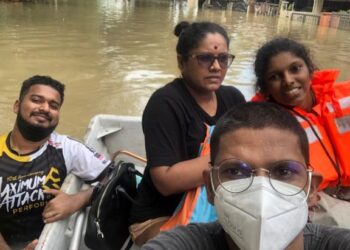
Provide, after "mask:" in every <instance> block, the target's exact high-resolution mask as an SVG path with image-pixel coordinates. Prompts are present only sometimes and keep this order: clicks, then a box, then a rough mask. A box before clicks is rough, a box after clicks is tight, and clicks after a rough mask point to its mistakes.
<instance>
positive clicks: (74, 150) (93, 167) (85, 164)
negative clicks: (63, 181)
mask: <svg viewBox="0 0 350 250" xmlns="http://www.w3.org/2000/svg"><path fill="white" fill-rule="evenodd" d="M62 149H63V156H64V160H65V163H66V167H67V173H72V174H74V175H76V176H78V177H80V178H82V179H83V180H85V181H93V180H95V179H96V178H97V177H99V175H100V174H101V173H102V172H103V170H104V169H105V168H106V167H107V166H108V165H109V164H110V161H109V160H107V159H106V158H105V157H104V156H103V155H101V154H100V153H97V152H96V151H94V150H93V149H91V148H89V147H87V146H86V145H84V144H83V143H81V142H79V141H76V140H74V139H71V138H68V137H66V138H65V140H64V141H63V145H62Z"/></svg>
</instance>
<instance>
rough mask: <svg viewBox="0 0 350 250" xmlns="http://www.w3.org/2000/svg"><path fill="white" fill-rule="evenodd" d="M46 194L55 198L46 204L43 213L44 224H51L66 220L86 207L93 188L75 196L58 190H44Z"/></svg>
mask: <svg viewBox="0 0 350 250" xmlns="http://www.w3.org/2000/svg"><path fill="white" fill-rule="evenodd" d="M44 193H45V194H50V195H52V196H54V198H53V199H52V200H50V201H49V202H48V203H47V204H46V206H45V208H44V211H43V220H44V223H51V222H54V221H58V220H62V219H65V218H66V217H68V216H70V215H71V214H73V213H74V212H76V211H78V210H79V209H80V208H82V207H84V206H85V205H86V204H87V203H88V201H89V199H90V196H91V193H92V188H90V189H88V190H84V191H81V192H79V193H77V194H73V195H69V194H66V193H64V192H62V191H60V190H56V189H48V190H44Z"/></svg>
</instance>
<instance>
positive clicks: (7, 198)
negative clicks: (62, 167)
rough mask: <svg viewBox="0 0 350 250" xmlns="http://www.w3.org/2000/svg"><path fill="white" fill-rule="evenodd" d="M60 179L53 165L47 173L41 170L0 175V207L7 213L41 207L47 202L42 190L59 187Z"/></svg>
mask: <svg viewBox="0 0 350 250" xmlns="http://www.w3.org/2000/svg"><path fill="white" fill-rule="evenodd" d="M60 180H61V178H60V174H59V171H58V170H57V168H55V167H51V168H50V170H49V173H48V174H45V171H43V170H41V171H37V172H32V173H29V174H25V175H14V176H8V177H5V178H4V177H0V209H1V210H5V211H6V212H7V213H9V214H17V213H23V212H29V211H31V210H32V209H37V208H42V207H44V206H45V205H46V203H47V197H45V194H44V192H43V190H44V189H47V188H55V189H59V188H60ZM44 186H45V187H44Z"/></svg>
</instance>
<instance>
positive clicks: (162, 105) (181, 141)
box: [142, 95, 186, 167]
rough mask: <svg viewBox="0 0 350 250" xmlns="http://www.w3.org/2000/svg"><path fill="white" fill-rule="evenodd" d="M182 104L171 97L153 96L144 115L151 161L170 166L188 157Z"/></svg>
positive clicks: (152, 164)
mask: <svg viewBox="0 0 350 250" xmlns="http://www.w3.org/2000/svg"><path fill="white" fill-rule="evenodd" d="M183 123H184V118H183V114H182V113H181V107H180V105H179V104H178V103H176V101H174V100H173V99H172V98H169V97H166V96H164V95H155V96H152V97H151V99H150V101H149V102H148V104H147V106H146V108H145V111H144V113H143V117H142V128H143V132H144V136H145V147H146V154H147V159H148V165H149V166H150V167H154V166H171V165H173V164H175V163H177V162H180V161H183V160H186V143H185V135H184V134H183V133H184V132H183V131H184V129H183V126H184V125H183Z"/></svg>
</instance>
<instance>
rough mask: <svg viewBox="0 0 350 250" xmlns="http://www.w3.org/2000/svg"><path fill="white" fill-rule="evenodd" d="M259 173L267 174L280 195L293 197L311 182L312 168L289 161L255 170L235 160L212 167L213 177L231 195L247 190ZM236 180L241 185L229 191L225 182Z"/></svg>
mask: <svg viewBox="0 0 350 250" xmlns="http://www.w3.org/2000/svg"><path fill="white" fill-rule="evenodd" d="M310 167H311V166H310ZM259 171H261V172H265V173H267V175H268V177H269V181H270V184H271V186H272V188H273V189H275V190H276V191H277V192H278V193H281V194H283V195H287V196H292V195H296V194H298V193H300V192H301V191H303V190H304V188H305V187H306V185H307V184H308V183H309V182H310V181H311V173H312V168H307V167H306V166H305V165H304V164H303V163H301V162H298V161H289V160H286V161H279V162H275V163H274V164H272V165H271V166H269V167H268V169H266V168H253V167H252V166H250V165H249V164H248V163H246V162H244V161H241V160H239V159H233V158H232V159H226V160H223V161H222V162H220V163H219V164H218V165H214V166H213V167H212V174H213V176H214V177H216V178H217V180H218V181H219V184H220V185H221V186H222V187H223V188H224V189H225V190H227V191H228V192H231V193H241V192H243V191H245V190H247V189H248V188H249V187H250V186H251V185H252V183H253V179H254V176H256V175H257V173H258V172H259ZM235 180H240V182H239V183H240V185H237V186H236V187H235V186H234V185H230V187H229V189H228V188H227V186H226V185H224V183H225V182H228V181H235ZM281 182H283V183H287V184H290V185H293V186H294V187H295V188H293V189H289V188H284V185H280V183H281Z"/></svg>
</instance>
